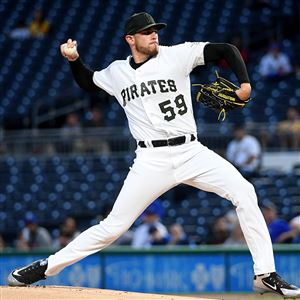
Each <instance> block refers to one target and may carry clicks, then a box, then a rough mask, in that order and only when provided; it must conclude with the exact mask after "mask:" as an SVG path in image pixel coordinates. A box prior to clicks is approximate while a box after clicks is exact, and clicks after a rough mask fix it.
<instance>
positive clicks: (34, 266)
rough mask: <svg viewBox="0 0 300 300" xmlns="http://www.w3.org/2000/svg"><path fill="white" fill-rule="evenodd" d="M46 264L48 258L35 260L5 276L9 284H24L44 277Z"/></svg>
mask: <svg viewBox="0 0 300 300" xmlns="http://www.w3.org/2000/svg"><path fill="white" fill-rule="evenodd" d="M47 266H48V259H47V258H45V259H40V260H37V261H35V262H33V263H31V264H30V265H28V266H26V267H23V268H19V269H15V270H13V271H12V272H11V273H10V274H9V275H8V277H7V283H8V285H10V286H26V285H30V284H32V283H35V282H37V281H39V280H42V279H46V275H45V272H46V270H47Z"/></svg>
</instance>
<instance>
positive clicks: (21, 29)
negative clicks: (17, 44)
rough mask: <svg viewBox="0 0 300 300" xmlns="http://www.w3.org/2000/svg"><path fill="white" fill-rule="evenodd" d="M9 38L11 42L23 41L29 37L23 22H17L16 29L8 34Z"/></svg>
mask: <svg viewBox="0 0 300 300" xmlns="http://www.w3.org/2000/svg"><path fill="white" fill-rule="evenodd" d="M9 37H10V38H11V39H13V40H25V39H28V38H29V37H30V31H29V28H28V26H26V24H25V22H24V21H23V20H20V21H19V22H18V24H17V27H16V28H14V29H13V30H12V31H11V32H10V34H9Z"/></svg>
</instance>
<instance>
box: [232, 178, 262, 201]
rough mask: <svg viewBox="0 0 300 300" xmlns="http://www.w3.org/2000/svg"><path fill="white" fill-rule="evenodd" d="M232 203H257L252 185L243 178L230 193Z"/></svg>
mask: <svg viewBox="0 0 300 300" xmlns="http://www.w3.org/2000/svg"><path fill="white" fill-rule="evenodd" d="M232 203H233V204H234V205H235V206H240V205H243V203H246V204H247V205H249V204H250V203H253V204H257V197H256V193H255V189H254V186H253V185H252V184H251V183H250V182H249V181H247V180H246V179H244V178H243V180H241V181H240V182H239V184H238V185H236V190H235V192H234V193H233V195H232Z"/></svg>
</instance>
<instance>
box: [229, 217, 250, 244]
mask: <svg viewBox="0 0 300 300" xmlns="http://www.w3.org/2000/svg"><path fill="white" fill-rule="evenodd" d="M224 245H226V246H237V245H246V240H245V237H244V234H243V232H242V229H241V226H240V224H239V223H238V222H237V223H236V224H235V225H234V227H233V229H232V231H231V232H230V235H229V237H228V238H227V239H226V240H225V242H224Z"/></svg>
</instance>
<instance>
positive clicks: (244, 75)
mask: <svg viewBox="0 0 300 300" xmlns="http://www.w3.org/2000/svg"><path fill="white" fill-rule="evenodd" d="M220 59H225V60H226V61H227V63H228V65H229V67H230V68H231V69H232V71H233V72H234V74H235V75H236V77H237V79H238V81H239V83H240V84H242V83H249V82H250V80H249V76H248V72H247V69H246V66H245V63H244V60H243V58H242V56H241V54H240V51H239V50H238V49H237V48H236V47H235V46H234V45H231V44H226V43H209V44H206V45H205V47H204V61H205V63H210V62H213V63H216V62H218V61H219V60H220Z"/></svg>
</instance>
